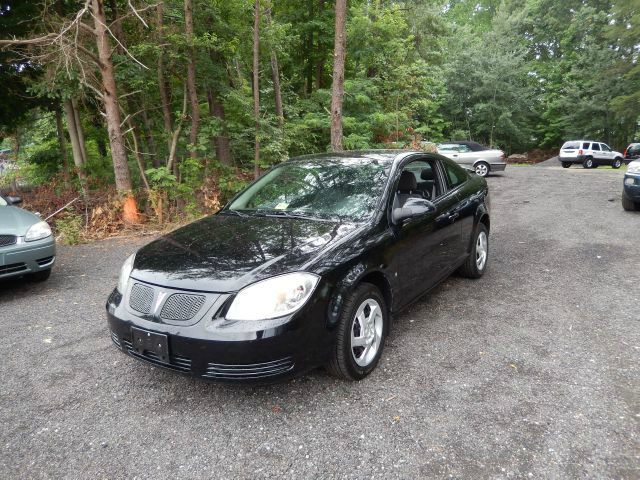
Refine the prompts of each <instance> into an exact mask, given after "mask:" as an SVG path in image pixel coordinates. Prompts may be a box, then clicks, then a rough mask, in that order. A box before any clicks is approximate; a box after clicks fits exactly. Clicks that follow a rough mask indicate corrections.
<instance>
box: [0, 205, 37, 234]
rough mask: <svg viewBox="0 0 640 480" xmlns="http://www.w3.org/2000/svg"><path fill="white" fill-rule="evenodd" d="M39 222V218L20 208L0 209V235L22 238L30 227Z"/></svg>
mask: <svg viewBox="0 0 640 480" xmlns="http://www.w3.org/2000/svg"><path fill="white" fill-rule="evenodd" d="M39 221H40V217H38V216H36V215H34V214H33V213H31V212H27V211H26V210H23V209H22V208H18V207H12V206H5V207H0V234H4V235H17V236H18V237H22V236H24V235H25V234H26V233H27V230H29V227H30V226H31V225H33V224H34V223H38V222H39Z"/></svg>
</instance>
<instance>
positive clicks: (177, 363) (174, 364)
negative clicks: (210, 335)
mask: <svg viewBox="0 0 640 480" xmlns="http://www.w3.org/2000/svg"><path fill="white" fill-rule="evenodd" d="M122 345H124V347H125V348H126V349H127V352H129V355H131V356H134V357H136V358H139V359H141V360H146V361H147V362H151V363H154V364H156V365H160V366H162V367H166V368H170V369H172V370H179V371H181V372H189V371H191V359H190V358H188V357H184V356H182V355H170V356H169V363H167V362H164V361H162V360H161V359H160V357H159V356H158V355H156V354H155V353H152V352H148V351H145V352H144V354H141V353H139V352H138V351H137V350H135V349H134V348H133V344H132V343H131V342H130V341H129V340H127V339H125V338H123V339H122Z"/></svg>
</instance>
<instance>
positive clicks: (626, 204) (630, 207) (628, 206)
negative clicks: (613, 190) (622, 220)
mask: <svg viewBox="0 0 640 480" xmlns="http://www.w3.org/2000/svg"><path fill="white" fill-rule="evenodd" d="M622 208H624V209H625V210H626V211H627V212H635V211H636V210H640V204H638V203H636V202H633V201H631V200H630V199H628V198H627V196H626V195H625V194H624V192H622Z"/></svg>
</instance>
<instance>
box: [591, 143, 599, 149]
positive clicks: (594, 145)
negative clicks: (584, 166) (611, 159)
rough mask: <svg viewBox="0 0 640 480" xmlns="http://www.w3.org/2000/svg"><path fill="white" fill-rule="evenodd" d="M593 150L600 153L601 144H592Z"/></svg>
mask: <svg viewBox="0 0 640 480" xmlns="http://www.w3.org/2000/svg"><path fill="white" fill-rule="evenodd" d="M591 150H597V151H600V145H599V144H597V143H595V142H594V143H592V144H591Z"/></svg>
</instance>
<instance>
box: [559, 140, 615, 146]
mask: <svg viewBox="0 0 640 480" xmlns="http://www.w3.org/2000/svg"><path fill="white" fill-rule="evenodd" d="M570 142H589V143H605V142H603V141H601V140H589V139H581V140H567V141H566V142H564V143H570ZM563 145H564V144H563Z"/></svg>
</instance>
